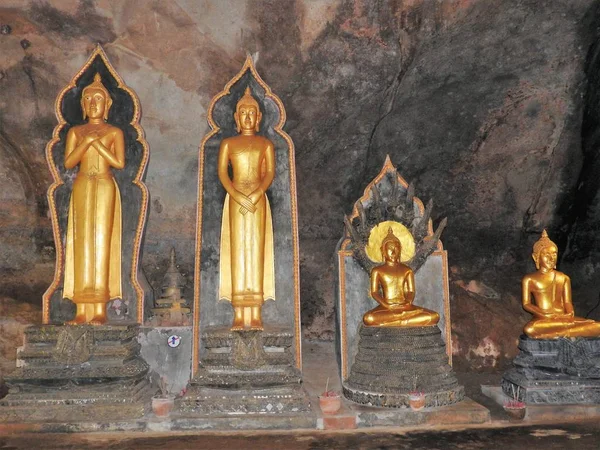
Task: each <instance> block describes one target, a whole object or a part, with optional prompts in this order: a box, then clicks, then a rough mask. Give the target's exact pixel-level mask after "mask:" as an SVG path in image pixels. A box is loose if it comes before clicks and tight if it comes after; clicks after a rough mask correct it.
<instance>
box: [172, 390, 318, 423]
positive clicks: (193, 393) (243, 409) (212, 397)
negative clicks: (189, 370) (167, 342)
mask: <svg viewBox="0 0 600 450" xmlns="http://www.w3.org/2000/svg"><path fill="white" fill-rule="evenodd" d="M178 409H179V412H180V414H181V415H186V414H193V415H207V416H220V415H221V416H222V415H232V414H285V415H294V414H308V413H311V408H310V402H309V400H308V395H307V394H306V392H305V391H304V389H302V387H301V386H300V385H297V386H279V387H272V388H269V389H237V390H230V389H210V388H202V387H199V386H193V387H192V388H191V389H190V390H189V391H188V392H187V393H186V395H185V396H184V397H183V398H182V399H181V400H180V402H179V408H178Z"/></svg>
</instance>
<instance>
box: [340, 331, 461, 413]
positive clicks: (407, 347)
mask: <svg viewBox="0 0 600 450" xmlns="http://www.w3.org/2000/svg"><path fill="white" fill-rule="evenodd" d="M343 390H344V395H345V396H346V397H347V398H349V399H350V400H352V401H354V402H356V403H361V404H365V405H370V406H385V407H395V408H399V407H408V396H409V395H408V394H409V392H411V391H414V390H417V391H421V392H424V393H425V406H426V407H438V406H445V405H450V404H453V403H457V402H459V401H461V400H462V399H463V398H464V389H463V387H462V386H460V385H459V384H458V380H457V379H456V376H455V375H454V372H453V371H452V368H451V367H450V365H449V364H448V355H446V347H445V344H444V341H443V340H442V338H441V333H440V330H439V328H438V327H437V326H434V327H413V328H385V327H365V326H361V328H360V330H359V343H358V352H357V354H356V356H355V359H354V364H353V365H352V368H351V370H350V376H349V377H348V379H347V380H346V382H345V383H344V385H343Z"/></svg>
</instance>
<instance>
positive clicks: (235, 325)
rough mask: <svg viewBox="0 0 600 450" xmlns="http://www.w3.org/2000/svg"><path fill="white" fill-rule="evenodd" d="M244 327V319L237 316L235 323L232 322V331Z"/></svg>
mask: <svg viewBox="0 0 600 450" xmlns="http://www.w3.org/2000/svg"><path fill="white" fill-rule="evenodd" d="M243 329H244V319H243V318H242V319H238V318H237V317H236V318H235V319H233V323H232V324H231V331H240V330H243Z"/></svg>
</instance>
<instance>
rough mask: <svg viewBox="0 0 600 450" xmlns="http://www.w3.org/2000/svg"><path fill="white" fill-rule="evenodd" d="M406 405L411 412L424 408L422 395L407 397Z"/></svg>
mask: <svg viewBox="0 0 600 450" xmlns="http://www.w3.org/2000/svg"><path fill="white" fill-rule="evenodd" d="M408 404H409V405H410V409H412V410H413V411H419V410H420V409H423V408H424V407H425V396H424V395H409V396H408Z"/></svg>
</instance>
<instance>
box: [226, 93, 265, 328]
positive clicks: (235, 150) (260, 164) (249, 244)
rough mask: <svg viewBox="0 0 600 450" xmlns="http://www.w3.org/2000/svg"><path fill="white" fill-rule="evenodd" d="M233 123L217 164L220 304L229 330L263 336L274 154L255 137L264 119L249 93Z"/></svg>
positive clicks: (236, 111) (243, 98)
mask: <svg viewBox="0 0 600 450" xmlns="http://www.w3.org/2000/svg"><path fill="white" fill-rule="evenodd" d="M234 119H235V124H236V126H237V131H238V133H240V134H239V135H238V136H234V137H230V138H226V139H223V141H222V142H221V147H220V149H219V158H218V163H217V170H218V175H219V180H221V183H222V184H223V187H224V188H225V190H226V191H227V195H226V197H225V204H224V206H223V219H222V225H221V246H220V249H221V251H220V283H219V298H220V299H227V300H229V301H231V304H232V306H233V310H234V318H233V325H232V327H231V329H232V330H244V329H250V330H262V329H263V325H262V316H261V307H262V304H263V303H264V301H265V300H267V299H274V298H275V276H274V274H275V270H274V252H273V225H272V220H271V209H270V207H269V200H268V199H267V196H266V194H265V193H266V191H267V189H268V188H269V186H270V185H271V183H272V182H273V178H274V177H275V152H274V148H273V143H272V142H271V141H270V140H269V139H267V138H266V137H263V136H259V135H257V134H256V133H257V132H258V131H259V125H260V121H261V119H262V114H261V112H260V107H259V105H258V102H257V101H256V100H255V99H254V98H253V97H252V94H251V92H250V88H249V87H248V88H246V91H245V93H244V95H243V97H242V98H241V99H240V100H239V101H238V103H237V105H236V109H235V113H234ZM229 165H231V168H232V172H233V179H231V178H230V177H229V173H228V167H229Z"/></svg>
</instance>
